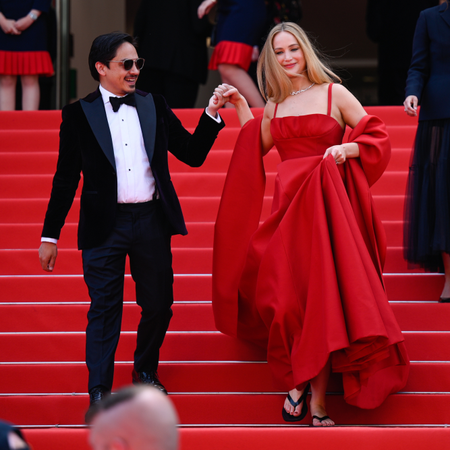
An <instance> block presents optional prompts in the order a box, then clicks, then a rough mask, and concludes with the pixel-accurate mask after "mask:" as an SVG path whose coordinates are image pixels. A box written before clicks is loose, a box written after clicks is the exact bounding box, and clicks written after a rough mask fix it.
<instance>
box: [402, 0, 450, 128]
mask: <svg viewBox="0 0 450 450" xmlns="http://www.w3.org/2000/svg"><path fill="white" fill-rule="evenodd" d="M409 95H415V96H416V97H417V98H418V99H419V104H420V114H419V120H433V119H444V118H450V5H448V4H447V3H443V4H442V5H440V6H436V7H434V8H429V9H426V10H425V11H422V13H421V14H420V16H419V19H418V21H417V26H416V32H415V34H414V43H413V55H412V59H411V66H410V69H409V72H408V80H407V84H406V97H408V96H409Z"/></svg>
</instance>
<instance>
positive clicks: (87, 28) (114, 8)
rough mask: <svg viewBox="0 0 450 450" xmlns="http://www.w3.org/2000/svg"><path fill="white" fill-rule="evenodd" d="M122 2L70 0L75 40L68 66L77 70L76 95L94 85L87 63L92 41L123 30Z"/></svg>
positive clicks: (84, 93)
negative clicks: (100, 36)
mask: <svg viewBox="0 0 450 450" xmlns="http://www.w3.org/2000/svg"><path fill="white" fill-rule="evenodd" d="M125 2H126V0H72V1H71V5H70V28H71V34H72V35H73V39H74V43H73V57H72V58H71V61H70V67H71V68H72V69H76V71H77V95H78V97H79V98H82V97H84V96H86V95H87V94H89V93H90V92H92V91H93V90H94V89H95V88H96V87H97V83H96V82H95V81H94V79H93V78H92V77H91V75H90V73H89V68H88V63H87V61H88V55H89V50H90V48H91V44H92V41H93V40H94V39H95V38H96V37H97V36H99V35H100V34H104V33H109V32H111V31H125V23H126V20H125V19H126V18H125V12H126V8H125Z"/></svg>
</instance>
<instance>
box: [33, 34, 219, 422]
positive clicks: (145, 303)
mask: <svg viewBox="0 0 450 450" xmlns="http://www.w3.org/2000/svg"><path fill="white" fill-rule="evenodd" d="M143 63H144V61H143V60H142V59H141V58H139V57H138V55H137V51H136V48H135V46H134V41H133V38H132V37H131V36H129V35H127V34H123V33H110V34H106V35H102V36H99V37H97V38H96V39H95V40H94V42H93V44H92V47H91V51H90V54H89V68H90V71H91V74H92V76H93V77H94V79H95V80H97V81H99V82H100V86H99V88H98V89H97V90H96V91H95V92H94V93H92V94H90V95H88V96H87V97H85V98H84V99H82V100H80V101H77V102H75V103H73V104H71V105H67V106H66V107H64V108H63V111H62V123H61V130H60V148H59V158H58V165H57V169H56V173H55V176H54V179H53V187H52V192H51V197H50V201H49V204H48V209H47V213H46V216H45V221H44V227H43V231H42V243H41V246H40V248H39V258H40V262H41V265H42V268H43V269H44V270H45V271H48V272H51V271H53V268H54V265H55V260H56V255H57V245H56V243H57V240H58V239H59V236H60V232H61V228H62V227H63V225H64V221H65V218H66V216H67V213H68V212H69V209H70V207H71V205H72V202H73V199H74V196H75V193H76V190H77V186H78V182H79V180H80V173H83V180H84V181H83V189H82V193H81V201H80V220H79V226H78V248H79V249H81V250H82V259H83V272H84V279H85V282H86V284H87V286H88V289H89V295H90V297H91V306H90V309H89V313H88V325H87V329H86V364H87V366H88V369H89V395H90V409H89V410H88V413H87V416H86V420H87V421H89V417H90V413H92V412H93V409H95V405H96V404H97V403H98V402H99V401H100V400H101V398H102V397H103V396H104V394H105V393H108V392H109V391H111V388H112V383H113V372H114V354H115V351H116V348H117V343H118V340H119V335H120V326H121V318H122V304H123V284H124V271H125V259H126V256H127V255H129V258H130V269H131V274H132V277H133V280H134V281H135V283H136V302H137V304H138V305H139V306H140V307H141V308H142V315H141V320H140V323H139V327H138V332H137V344H136V350H135V354H134V369H133V374H132V379H133V382H134V383H145V384H151V385H154V386H155V387H157V388H159V389H160V390H161V391H163V392H166V391H165V388H164V386H163V385H162V383H161V382H160V381H159V379H158V375H157V368H158V360H159V349H160V347H161V345H162V342H163V340H164V336H165V333H166V331H167V328H168V326H169V322H170V319H171V317H172V310H171V305H172V303H173V291H172V284H173V272H172V254H171V248H170V240H171V236H172V235H173V234H183V235H184V234H187V230H186V226H185V223H184V219H183V214H182V212H181V208H180V204H179V201H178V198H177V195H176V193H175V189H174V187H173V185H172V182H171V180H170V174H169V168H168V160H167V156H168V155H167V151H168V150H169V151H170V152H171V153H173V154H174V155H175V156H176V157H177V158H178V159H179V160H181V161H183V162H185V163H186V164H188V165H190V166H193V167H198V166H200V165H201V164H202V163H203V162H204V160H205V158H206V156H207V154H208V152H209V150H210V149H211V147H212V145H213V143H214V141H215V139H216V137H217V134H218V132H219V131H220V130H221V129H222V128H223V127H224V124H223V122H222V120H221V118H220V116H219V115H218V113H217V111H218V109H219V107H220V106H222V105H221V103H220V101H218V99H217V97H216V98H215V97H214V96H213V97H211V100H210V101H209V105H208V107H207V108H206V109H205V111H204V113H203V115H202V116H201V118H200V120H199V123H198V125H197V128H196V129H195V131H194V133H193V134H192V135H191V134H190V133H189V132H188V131H187V130H185V129H184V128H183V126H182V125H181V123H180V121H179V120H178V118H177V117H176V116H175V115H174V114H173V112H172V111H171V109H170V108H169V107H168V106H167V104H166V102H165V100H164V98H163V97H161V96H159V95H154V96H153V95H151V94H148V93H145V92H141V91H138V90H136V89H135V85H136V80H137V79H138V76H139V70H140V69H141V68H142V66H143Z"/></svg>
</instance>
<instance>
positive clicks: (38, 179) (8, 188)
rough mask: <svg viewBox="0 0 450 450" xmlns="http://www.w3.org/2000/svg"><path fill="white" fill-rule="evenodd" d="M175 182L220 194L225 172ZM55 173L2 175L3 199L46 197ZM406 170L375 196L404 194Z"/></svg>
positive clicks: (385, 180)
mask: <svg viewBox="0 0 450 450" xmlns="http://www.w3.org/2000/svg"><path fill="white" fill-rule="evenodd" d="M275 175H276V174H275V172H268V173H267V174H266V180H267V188H266V195H268V196H272V195H273V186H274V180H275ZM171 178H172V181H173V184H174V186H175V189H176V191H177V193H178V195H179V196H181V197H220V196H221V195H222V190H223V185H224V181H225V173H224V172H223V173H207V172H198V173H195V172H184V173H173V174H172V176H171ZM52 179H53V176H52V175H48V174H43V175H42V174H40V175H10V174H6V175H0V192H1V193H2V197H3V198H7V199H16V198H27V199H28V198H43V199H48V198H49V196H50V191H51V185H52ZM406 179H407V172H406V171H391V172H386V173H385V174H384V175H383V176H382V177H381V178H380V180H378V181H377V182H376V183H375V184H374V185H373V187H372V188H371V190H372V194H374V195H404V194H405V191H406Z"/></svg>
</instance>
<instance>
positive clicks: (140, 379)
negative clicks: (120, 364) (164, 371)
mask: <svg viewBox="0 0 450 450" xmlns="http://www.w3.org/2000/svg"><path fill="white" fill-rule="evenodd" d="M132 377H133V384H148V385H149V386H154V387H155V388H156V389H159V390H160V391H161V392H163V393H164V394H167V391H166V388H165V387H164V386H163V384H162V383H161V381H159V378H158V372H156V370H155V371H152V372H136V370H135V369H133V373H132Z"/></svg>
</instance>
